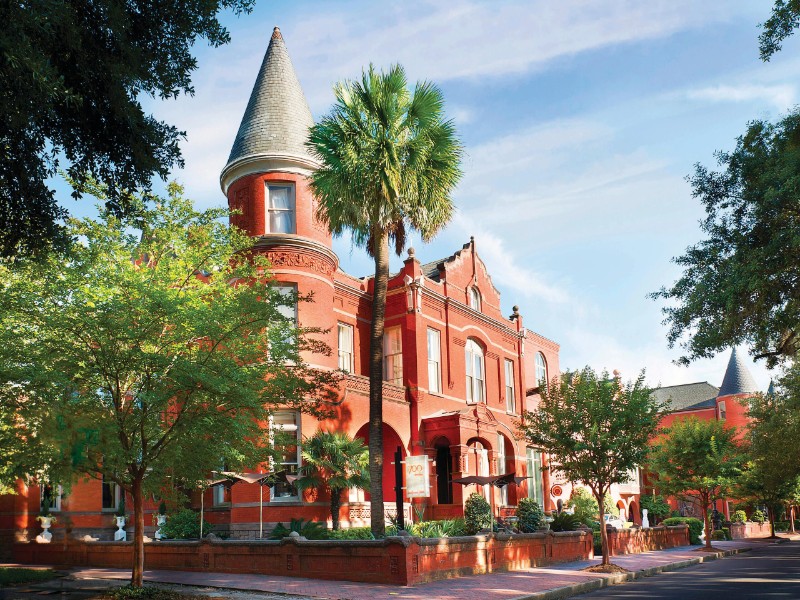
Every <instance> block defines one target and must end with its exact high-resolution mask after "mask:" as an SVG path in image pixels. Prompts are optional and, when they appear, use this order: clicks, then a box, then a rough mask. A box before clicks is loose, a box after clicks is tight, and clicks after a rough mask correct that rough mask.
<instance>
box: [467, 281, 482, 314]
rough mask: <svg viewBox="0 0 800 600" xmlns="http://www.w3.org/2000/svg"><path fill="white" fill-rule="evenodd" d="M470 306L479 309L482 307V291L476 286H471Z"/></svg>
mask: <svg viewBox="0 0 800 600" xmlns="http://www.w3.org/2000/svg"><path fill="white" fill-rule="evenodd" d="M468 295H469V307H470V308H473V309H475V310H477V311H480V309H481V293H480V292H479V291H478V288H476V287H475V286H473V287H471V288H469V294H468Z"/></svg>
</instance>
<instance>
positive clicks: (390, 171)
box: [307, 65, 462, 537]
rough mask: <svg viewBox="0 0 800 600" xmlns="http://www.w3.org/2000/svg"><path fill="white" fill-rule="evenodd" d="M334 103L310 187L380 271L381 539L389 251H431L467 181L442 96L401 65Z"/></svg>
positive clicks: (377, 426) (376, 423)
mask: <svg viewBox="0 0 800 600" xmlns="http://www.w3.org/2000/svg"><path fill="white" fill-rule="evenodd" d="M334 94H335V96H336V103H335V104H334V106H333V108H332V109H331V112H330V113H329V114H328V115H326V116H325V117H323V118H322V120H321V121H320V122H319V123H318V124H316V125H314V126H313V127H312V128H311V130H310V134H309V141H308V143H307V146H308V149H309V151H310V152H311V153H312V154H313V155H314V156H315V157H316V158H317V159H318V160H319V161H320V163H321V166H320V168H319V169H317V170H316V171H315V172H314V175H313V176H312V177H311V189H312V191H313V193H314V195H315V196H316V198H317V200H318V203H319V204H318V208H317V218H318V219H320V220H321V221H322V222H325V223H327V224H328V227H329V228H330V230H331V233H333V234H334V235H342V234H343V233H344V232H345V231H349V232H350V233H351V235H352V239H353V243H354V244H356V245H359V246H364V247H366V249H367V252H369V254H370V255H371V256H372V257H373V258H374V261H375V282H374V288H373V296H372V324H371V327H370V340H369V472H370V479H371V485H370V499H371V526H372V533H373V534H374V535H375V536H376V537H382V536H383V535H384V532H385V521H384V520H385V517H384V509H383V431H382V426H383V393H382V392H383V389H382V382H383V368H382V367H383V329H384V313H385V310H386V286H387V282H388V280H389V242H393V244H394V249H395V251H396V252H397V254H398V255H399V254H400V252H402V250H403V248H404V247H405V242H406V231H407V230H408V229H413V230H416V231H418V232H419V234H420V236H421V237H422V239H423V241H428V240H430V239H431V238H433V236H434V235H435V234H436V233H437V232H438V231H439V230H440V229H441V228H442V227H444V225H446V224H447V222H448V221H449V220H450V218H451V217H452V214H453V202H452V200H451V198H450V193H451V192H452V190H453V188H454V187H455V185H456V183H457V182H458V180H459V179H460V177H461V168H460V163H461V156H462V146H461V143H460V142H459V140H458V139H457V137H456V132H455V128H454V126H453V122H452V121H449V120H445V118H444V100H443V97H442V93H441V91H440V90H439V88H437V87H436V86H435V85H433V84H431V83H429V82H421V83H417V85H416V87H415V88H414V91H413V93H412V92H410V91H409V90H408V85H407V81H406V75H405V71H404V70H403V68H402V67H401V66H399V65H395V66H392V67H391V68H390V69H389V71H388V72H386V73H383V72H380V73H378V72H376V71H375V69H374V67H373V66H372V65H370V67H369V69H368V70H367V71H365V72H363V73H362V76H361V80H360V81H349V80H347V81H344V82H340V83H338V84H336V85H335V86H334Z"/></svg>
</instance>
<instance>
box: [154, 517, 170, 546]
mask: <svg viewBox="0 0 800 600" xmlns="http://www.w3.org/2000/svg"><path fill="white" fill-rule="evenodd" d="M166 522H167V515H156V533H155V538H156V539H157V540H160V539H163V537H164V536H163V534H162V533H161V527H162V526H163V525H164V524H165V523H166Z"/></svg>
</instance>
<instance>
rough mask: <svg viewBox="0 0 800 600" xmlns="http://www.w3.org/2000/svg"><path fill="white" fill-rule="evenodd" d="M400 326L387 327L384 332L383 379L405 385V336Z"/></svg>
mask: <svg viewBox="0 0 800 600" xmlns="http://www.w3.org/2000/svg"><path fill="white" fill-rule="evenodd" d="M401 334H402V332H401V330H400V328H399V327H393V328H392V329H387V330H386V331H385V332H384V334H383V379H384V381H388V382H389V383H393V384H394V385H403V337H402V335H401Z"/></svg>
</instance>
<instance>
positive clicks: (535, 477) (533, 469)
mask: <svg viewBox="0 0 800 600" xmlns="http://www.w3.org/2000/svg"><path fill="white" fill-rule="evenodd" d="M525 461H526V463H527V466H528V498H533V499H534V500H536V502H538V503H539V506H540V507H541V508H542V510H545V506H544V493H545V491H544V483H543V481H542V452H541V450H537V449H536V448H530V447H528V448H526V449H525Z"/></svg>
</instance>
